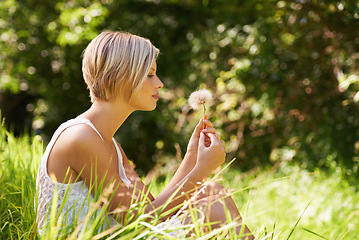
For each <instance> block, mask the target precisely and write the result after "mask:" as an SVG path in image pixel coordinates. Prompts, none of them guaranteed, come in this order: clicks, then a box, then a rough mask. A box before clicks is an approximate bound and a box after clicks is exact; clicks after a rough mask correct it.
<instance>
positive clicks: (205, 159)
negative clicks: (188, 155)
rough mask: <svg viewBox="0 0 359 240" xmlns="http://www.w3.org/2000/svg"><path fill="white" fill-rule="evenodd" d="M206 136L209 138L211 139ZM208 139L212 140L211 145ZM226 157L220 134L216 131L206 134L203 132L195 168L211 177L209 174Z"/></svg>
mask: <svg viewBox="0 0 359 240" xmlns="http://www.w3.org/2000/svg"><path fill="white" fill-rule="evenodd" d="M206 138H209V140H208V139H206ZM208 141H210V144H209V145H208ZM225 157H226V153H225V151H224V148H223V146H222V144H221V141H220V139H219V135H218V134H216V133H206V134H205V133H203V132H201V134H200V139H199V144H198V156H197V164H196V166H195V168H196V169H197V170H198V171H200V172H202V173H203V174H205V175H207V176H208V177H209V175H210V174H211V173H212V172H213V171H214V170H215V169H216V168H217V167H219V166H220V165H221V164H222V163H223V162H224V160H225Z"/></svg>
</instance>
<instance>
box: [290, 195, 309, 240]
mask: <svg viewBox="0 0 359 240" xmlns="http://www.w3.org/2000/svg"><path fill="white" fill-rule="evenodd" d="M310 203H311V201H310V202H309V203H308V205H307V206H306V207H305V209H304V210H303V212H302V214H301V215H300V217H299V219H298V220H297V222H296V223H295V225H294V227H293V228H292V230H291V231H290V233H289V235H288V237H287V238H286V240H288V239H289V238H290V237H291V236H292V234H293V232H294V230H295V229H296V228H297V226H298V224H299V222H300V220H301V219H302V217H303V215H304V213H305V211H307V209H308V207H309V205H310Z"/></svg>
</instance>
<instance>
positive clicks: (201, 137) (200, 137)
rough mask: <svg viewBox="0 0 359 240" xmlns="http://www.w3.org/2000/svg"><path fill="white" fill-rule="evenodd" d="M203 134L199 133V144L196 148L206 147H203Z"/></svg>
mask: <svg viewBox="0 0 359 240" xmlns="http://www.w3.org/2000/svg"><path fill="white" fill-rule="evenodd" d="M205 137H206V136H205V134H204V133H203V132H201V133H200V135H199V143H198V147H199V148H205V147H206V146H205V145H204V143H205Z"/></svg>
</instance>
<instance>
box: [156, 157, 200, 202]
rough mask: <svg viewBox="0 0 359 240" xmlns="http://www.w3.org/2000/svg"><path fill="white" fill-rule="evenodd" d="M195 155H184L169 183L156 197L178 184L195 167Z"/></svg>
mask: <svg viewBox="0 0 359 240" xmlns="http://www.w3.org/2000/svg"><path fill="white" fill-rule="evenodd" d="M196 157H197V156H196V154H195V153H188V152H187V153H186V155H185V157H184V158H183V161H182V163H181V165H180V166H179V167H178V169H177V171H176V173H175V175H174V176H173V178H172V179H171V181H170V182H169V183H168V184H167V185H166V187H165V188H164V189H163V190H162V191H161V193H160V194H159V195H158V196H157V197H160V196H161V195H162V194H163V193H165V192H167V191H168V190H170V189H172V188H173V187H174V186H175V185H176V184H177V183H179V182H180V181H181V180H182V179H183V178H185V177H186V176H187V175H188V174H189V173H190V172H191V171H192V169H193V168H194V166H195V165H196Z"/></svg>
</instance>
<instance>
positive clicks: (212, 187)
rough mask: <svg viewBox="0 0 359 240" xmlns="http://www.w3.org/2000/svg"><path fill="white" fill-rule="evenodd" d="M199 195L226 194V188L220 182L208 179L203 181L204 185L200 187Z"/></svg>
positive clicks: (222, 195) (223, 195)
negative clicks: (206, 181) (208, 180)
mask: <svg viewBox="0 0 359 240" xmlns="http://www.w3.org/2000/svg"><path fill="white" fill-rule="evenodd" d="M198 195H199V196H200V197H208V196H221V197H225V196H228V192H227V190H226V189H225V188H224V187H223V185H221V184H220V183H217V182H214V181H210V182H208V183H205V185H204V186H203V187H202V188H201V189H200V191H199V194H198Z"/></svg>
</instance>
